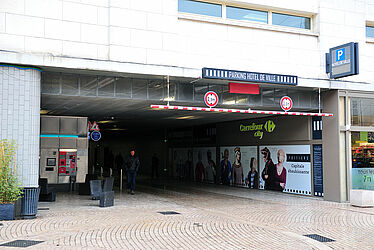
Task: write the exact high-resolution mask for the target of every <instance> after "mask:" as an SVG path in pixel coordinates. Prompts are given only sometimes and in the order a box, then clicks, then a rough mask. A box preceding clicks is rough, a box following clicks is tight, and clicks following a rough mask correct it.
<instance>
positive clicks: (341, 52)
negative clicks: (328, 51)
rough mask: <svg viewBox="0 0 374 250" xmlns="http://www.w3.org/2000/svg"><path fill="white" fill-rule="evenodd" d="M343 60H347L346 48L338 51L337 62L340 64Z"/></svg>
mask: <svg viewBox="0 0 374 250" xmlns="http://www.w3.org/2000/svg"><path fill="white" fill-rule="evenodd" d="M342 60H345V48H342V49H338V50H337V51H336V61H337V62H340V61H342Z"/></svg>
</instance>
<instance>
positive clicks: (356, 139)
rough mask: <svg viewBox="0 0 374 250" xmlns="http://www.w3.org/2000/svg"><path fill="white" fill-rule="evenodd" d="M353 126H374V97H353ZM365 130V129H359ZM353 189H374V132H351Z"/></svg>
mask: <svg viewBox="0 0 374 250" xmlns="http://www.w3.org/2000/svg"><path fill="white" fill-rule="evenodd" d="M351 104H352V105H351V122H352V125H353V126H359V127H360V126H364V127H366V128H367V127H368V126H373V124H374V122H373V117H374V116H373V114H374V112H373V110H374V109H373V107H374V99H369V98H351ZM359 130H365V129H359ZM351 151H352V171H351V177H352V189H365V190H374V132H370V131H355V132H351Z"/></svg>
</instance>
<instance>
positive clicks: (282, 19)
mask: <svg viewBox="0 0 374 250" xmlns="http://www.w3.org/2000/svg"><path fill="white" fill-rule="evenodd" d="M272 19H273V24H274V25H280V26H287V27H293V28H299V29H308V30H309V29H310V18H308V17H301V16H293V15H286V14H280V13H273V15H272Z"/></svg>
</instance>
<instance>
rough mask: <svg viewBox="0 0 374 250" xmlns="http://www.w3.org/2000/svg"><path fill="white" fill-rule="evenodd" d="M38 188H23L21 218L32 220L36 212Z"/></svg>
mask: <svg viewBox="0 0 374 250" xmlns="http://www.w3.org/2000/svg"><path fill="white" fill-rule="evenodd" d="M39 193H40V188H39V187H37V188H24V189H23V197H22V209H21V210H22V218H23V219H34V218H35V217H36V214H37V212H38V200H39Z"/></svg>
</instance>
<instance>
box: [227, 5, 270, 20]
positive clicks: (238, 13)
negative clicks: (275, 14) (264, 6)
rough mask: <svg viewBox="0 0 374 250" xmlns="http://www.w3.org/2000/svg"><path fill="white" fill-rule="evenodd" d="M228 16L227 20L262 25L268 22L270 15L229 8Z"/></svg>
mask: <svg viewBox="0 0 374 250" xmlns="http://www.w3.org/2000/svg"><path fill="white" fill-rule="evenodd" d="M226 15H227V18H230V19H236V20H246V21H254V22H262V23H267V22H268V13H267V12H265V11H259V10H250V9H243V8H236V7H231V6H227V8H226Z"/></svg>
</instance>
